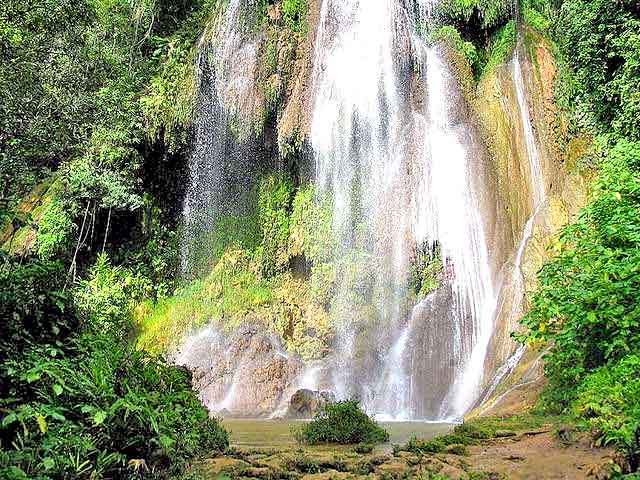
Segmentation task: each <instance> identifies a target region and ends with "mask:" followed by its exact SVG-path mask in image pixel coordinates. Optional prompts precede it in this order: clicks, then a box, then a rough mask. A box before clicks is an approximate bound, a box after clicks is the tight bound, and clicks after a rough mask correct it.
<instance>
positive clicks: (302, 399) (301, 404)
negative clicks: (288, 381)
mask: <svg viewBox="0 0 640 480" xmlns="http://www.w3.org/2000/svg"><path fill="white" fill-rule="evenodd" d="M335 400H336V396H335V395H334V393H333V392H331V391H329V390H322V391H318V390H309V389H307V388H301V389H300V390H297V391H296V393H294V394H293V395H292V396H291V400H289V407H288V409H287V413H286V414H285V417H286V418H311V417H313V416H314V415H315V414H316V413H318V412H319V411H320V409H321V408H322V407H323V406H324V405H326V404H327V403H329V402H335Z"/></svg>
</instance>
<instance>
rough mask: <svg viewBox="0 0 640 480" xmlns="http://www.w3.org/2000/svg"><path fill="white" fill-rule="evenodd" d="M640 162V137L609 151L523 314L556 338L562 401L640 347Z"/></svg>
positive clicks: (554, 364) (554, 362)
mask: <svg viewBox="0 0 640 480" xmlns="http://www.w3.org/2000/svg"><path fill="white" fill-rule="evenodd" d="M639 167H640V145H639V144H637V143H629V142H620V143H618V144H617V145H616V146H615V147H613V148H612V149H611V151H610V152H609V153H608V154H607V155H606V157H605V158H604V159H603V161H602V164H601V173H600V176H599V177H598V179H597V181H596V184H595V186H594V195H593V199H592V200H591V202H590V203H589V204H588V205H587V207H585V209H584V210H583V212H582V214H581V216H580V218H579V220H578V221H577V222H576V223H575V224H573V225H571V226H569V227H567V228H566V229H565V230H564V231H563V233H562V235H561V237H560V242H561V243H560V252H559V254H558V256H557V257H556V258H554V259H553V260H552V261H550V262H548V263H547V264H546V265H545V266H544V267H543V269H542V271H541V272H540V275H539V280H540V288H539V290H538V291H537V292H536V294H535V295H534V297H533V305H532V309H531V312H530V313H529V314H528V315H527V316H526V317H525V318H524V320H523V323H524V324H525V325H526V326H528V327H529V334H528V338H529V339H532V340H548V339H552V340H554V346H553V349H552V353H551V356H550V360H549V361H548V362H547V368H546V372H547V375H548V377H549V380H550V382H551V384H552V385H553V387H554V389H553V390H552V391H551V392H550V395H552V396H553V400H554V401H556V402H559V403H560V404H561V405H566V404H567V402H568V401H570V400H571V399H572V398H573V395H574V394H575V388H576V387H577V386H578V385H579V384H580V382H581V381H582V380H583V379H584V377H585V375H587V374H588V373H589V372H591V371H592V370H594V369H596V368H598V367H600V366H602V365H605V364H609V363H612V362H616V361H619V360H620V359H622V358H624V356H626V355H628V353H629V352H633V351H636V350H637V349H638V348H639V347H640V333H639V332H640V328H639V327H640V310H638V309H639V308H640V307H639V306H638V303H637V301H636V299H637V298H638V295H640V271H638V269H637V265H638V262H640V253H639V252H640V250H638V246H639V245H640V221H639V218H640V216H639V214H640V180H639V177H638V171H639Z"/></svg>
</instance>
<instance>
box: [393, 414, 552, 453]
mask: <svg viewBox="0 0 640 480" xmlns="http://www.w3.org/2000/svg"><path fill="white" fill-rule="evenodd" d="M555 420H556V419H554V418H551V419H550V418H549V417H541V416H537V415H532V414H527V415H514V416H511V417H505V418H501V417H481V418H476V419H473V420H470V421H468V422H465V423H463V424H461V425H458V426H456V427H455V428H454V430H453V432H452V433H449V434H446V435H441V436H438V437H435V438H433V439H431V440H422V439H418V438H415V437H414V438H411V439H410V440H409V442H407V444H406V445H404V446H401V447H398V448H397V450H399V451H406V452H411V453H415V454H420V455H423V454H433V453H444V452H446V453H452V454H454V455H468V453H469V452H468V450H467V448H466V447H467V446H469V445H477V444H478V443H481V441H482V440H487V439H490V438H495V437H497V436H499V435H498V434H500V433H501V432H514V433H515V432H517V431H521V430H530V429H534V428H539V427H541V426H542V425H544V424H545V423H549V422H550V421H552V422H554V423H555Z"/></svg>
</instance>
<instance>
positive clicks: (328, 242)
mask: <svg viewBox="0 0 640 480" xmlns="http://www.w3.org/2000/svg"><path fill="white" fill-rule="evenodd" d="M332 221H333V218H332V202H331V198H330V197H329V196H328V195H327V194H322V193H318V192H316V191H315V189H314V187H313V185H311V184H308V185H304V186H302V187H300V188H299V189H298V191H297V192H296V194H295V197H294V198H293V205H292V212H291V220H290V228H289V255H291V256H292V257H295V256H299V255H304V256H305V257H306V258H307V260H309V261H310V262H312V263H313V264H314V265H320V264H322V263H325V262H328V261H329V260H330V259H331V256H332V253H333V251H334V246H335V238H334V235H333V224H332Z"/></svg>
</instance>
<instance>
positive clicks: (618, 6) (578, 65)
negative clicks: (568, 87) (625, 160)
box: [553, 0, 640, 140]
mask: <svg viewBox="0 0 640 480" xmlns="http://www.w3.org/2000/svg"><path fill="white" fill-rule="evenodd" d="M554 25H555V27H554V28H553V30H554V34H555V35H554V36H555V37H556V38H557V40H558V43H559V47H560V50H561V51H562V52H563V54H564V57H565V61H567V62H568V64H569V65H570V67H571V68H572V70H573V72H574V74H575V81H576V82H577V87H578V88H576V91H575V98H574V99H573V101H574V103H575V104H576V105H578V106H579V111H580V113H579V114H578V118H577V119H576V120H577V121H578V122H579V123H583V122H584V120H585V118H588V117H591V116H592V117H594V118H595V120H596V124H597V127H598V128H599V129H601V130H604V131H613V132H614V133H616V134H619V135H624V136H626V137H628V138H631V139H635V140H637V139H640V85H639V84H638V81H637V79H638V76H640V18H638V7H637V2H635V1H632V0H622V1H619V2H610V1H609V0H566V1H564V2H562V6H561V8H560V9H559V12H558V14H557V20H556V22H555V24H554Z"/></svg>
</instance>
